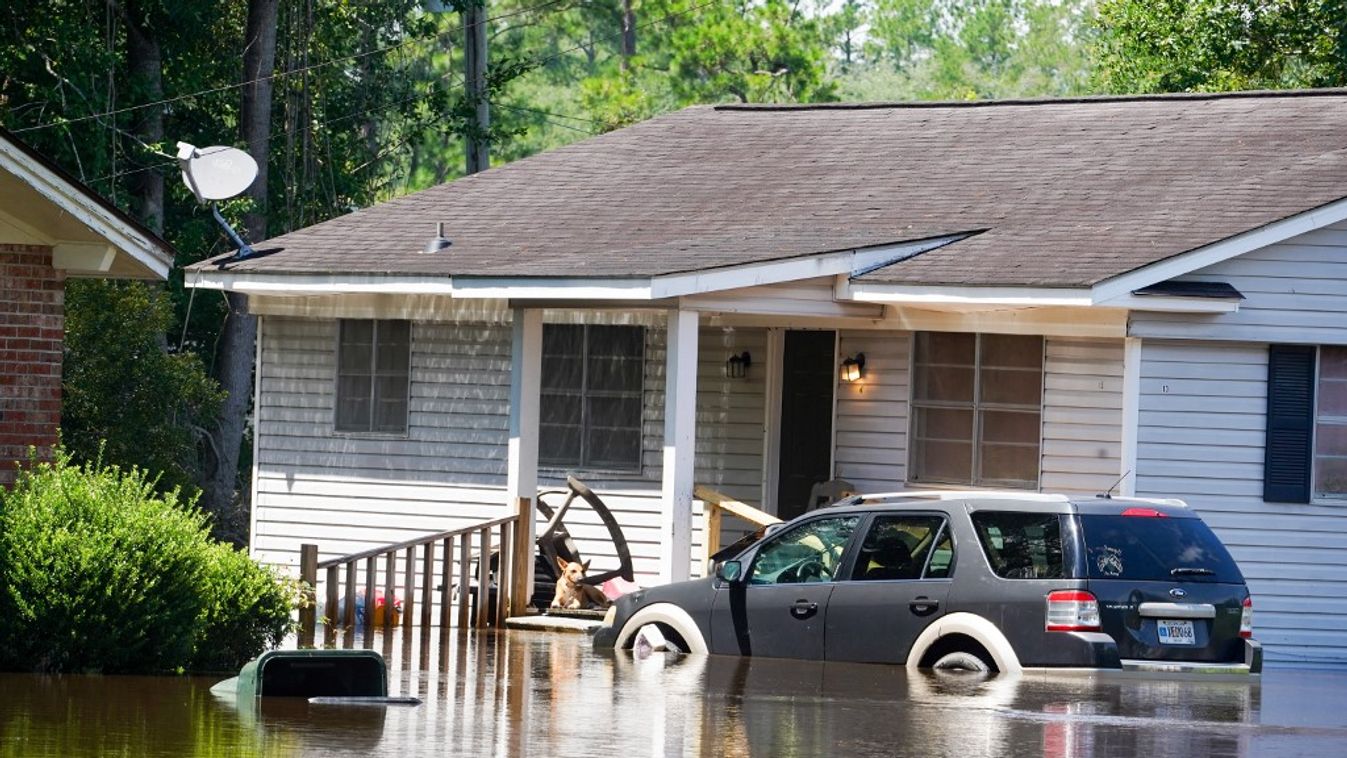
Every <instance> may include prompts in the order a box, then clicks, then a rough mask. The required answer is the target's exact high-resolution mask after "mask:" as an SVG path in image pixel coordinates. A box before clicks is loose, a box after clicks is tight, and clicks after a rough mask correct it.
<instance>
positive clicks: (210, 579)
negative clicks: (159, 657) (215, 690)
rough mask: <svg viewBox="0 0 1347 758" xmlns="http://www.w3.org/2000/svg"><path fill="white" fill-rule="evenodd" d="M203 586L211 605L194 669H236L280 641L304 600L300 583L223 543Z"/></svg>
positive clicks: (210, 557) (210, 558) (213, 552)
mask: <svg viewBox="0 0 1347 758" xmlns="http://www.w3.org/2000/svg"><path fill="white" fill-rule="evenodd" d="M202 588H203V589H204V590H205V597H206V606H205V608H204V609H203V611H202V616H201V621H202V624H201V629H200V631H199V632H198V634H197V643H196V651H195V653H194V654H193V656H192V661H191V665H190V666H189V668H191V669H193V670H194V671H232V670H234V669H237V668H238V667H239V666H240V665H242V664H243V663H244V662H245V661H247V660H248V659H250V658H253V657H255V656H256V655H257V654H258V653H260V652H262V650H265V649H267V648H273V647H276V646H277V645H279V644H280V643H281V640H282V639H284V638H285V635H286V634H288V633H289V632H290V630H291V628H292V623H291V621H290V611H291V609H293V608H294V607H295V606H296V604H297V603H298V602H299V599H300V594H299V585H298V583H297V582H292V581H287V580H284V579H281V578H279V577H277V576H276V575H275V574H273V573H272V571H271V570H270V569H267V568H264V567H262V566H259V565H258V564H257V563H256V562H255V561H253V559H252V558H249V557H248V554H247V553H245V552H243V551H242V550H237V549H235V548H234V547H232V546H230V545H227V544H224V543H217V544H214V545H211V546H210V551H209V552H208V554H207V561H206V573H205V582H204V584H203V587H202Z"/></svg>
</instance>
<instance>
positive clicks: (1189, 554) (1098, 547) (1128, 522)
mask: <svg viewBox="0 0 1347 758" xmlns="http://www.w3.org/2000/svg"><path fill="white" fill-rule="evenodd" d="M1080 524H1081V531H1082V533H1083V534H1084V537H1085V554H1086V561H1085V562H1086V564H1088V565H1087V568H1088V569H1089V572H1090V578H1091V579H1127V580H1131V581H1135V582H1172V581H1176V580H1180V579H1181V580H1183V581H1194V582H1224V583H1232V584H1243V583H1244V577H1243V576H1241V575H1240V573H1239V568H1238V567H1236V566H1235V561H1234V559H1232V558H1231V557H1230V553H1228V552H1226V549H1225V546H1224V545H1222V544H1221V541H1220V540H1219V539H1217V538H1216V535H1215V534H1213V533H1212V531H1211V529H1210V528H1208V527H1207V525H1206V524H1204V523H1202V520H1201V519H1195V518H1150V517H1147V516H1081V517H1080Z"/></svg>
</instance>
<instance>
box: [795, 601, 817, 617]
mask: <svg viewBox="0 0 1347 758" xmlns="http://www.w3.org/2000/svg"><path fill="white" fill-rule="evenodd" d="M815 613H818V603H811V602H809V601H808V600H804V599H800V600H796V601H795V605H792V606H791V607H790V615H792V616H794V617H795V618H797V619H800V620H804V619H807V618H809V617H810V616H813V615H814V614H815Z"/></svg>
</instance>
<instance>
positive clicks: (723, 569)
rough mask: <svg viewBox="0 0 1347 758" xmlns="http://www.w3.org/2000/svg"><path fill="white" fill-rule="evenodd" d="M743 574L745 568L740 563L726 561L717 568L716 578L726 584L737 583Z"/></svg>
mask: <svg viewBox="0 0 1347 758" xmlns="http://www.w3.org/2000/svg"><path fill="white" fill-rule="evenodd" d="M743 573H744V566H743V564H741V563H740V562H739V561H725V562H724V563H722V564H720V565H719V566H717V567H716V578H717V579H720V580H721V581H724V582H737V581H739V577H740V575H742V574H743Z"/></svg>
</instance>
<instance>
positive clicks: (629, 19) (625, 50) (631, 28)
mask: <svg viewBox="0 0 1347 758" xmlns="http://www.w3.org/2000/svg"><path fill="white" fill-rule="evenodd" d="M631 3H632V0H622V70H623V71H626V70H627V67H628V66H630V65H631V63H630V61H631V58H632V56H634V55H636V10H635V9H634V8H632V6H631Z"/></svg>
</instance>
